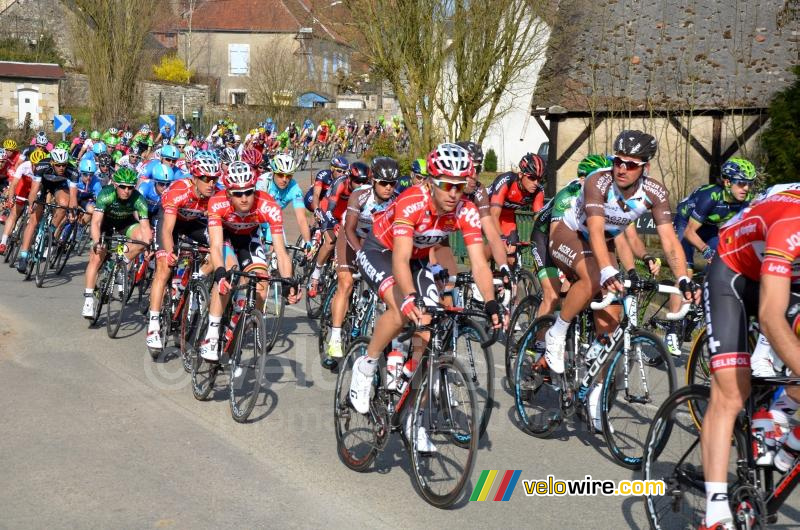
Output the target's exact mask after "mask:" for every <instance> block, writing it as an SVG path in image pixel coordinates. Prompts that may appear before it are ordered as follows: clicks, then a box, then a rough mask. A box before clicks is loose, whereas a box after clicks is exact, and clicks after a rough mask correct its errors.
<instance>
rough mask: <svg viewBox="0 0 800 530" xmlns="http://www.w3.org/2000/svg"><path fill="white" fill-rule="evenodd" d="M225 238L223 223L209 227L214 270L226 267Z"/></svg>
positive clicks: (210, 250) (209, 242) (209, 241)
mask: <svg viewBox="0 0 800 530" xmlns="http://www.w3.org/2000/svg"><path fill="white" fill-rule="evenodd" d="M164 218H165V219H164V220H166V216H164ZM273 237H274V236H273ZM224 239H225V238H224V234H223V233H222V226H221V225H220V226H209V227H208V245H209V253H210V254H211V267H212V269H213V270H217V269H218V268H220V267H225V260H224V259H223V257H222V247H223V245H224V244H225V241H224Z"/></svg>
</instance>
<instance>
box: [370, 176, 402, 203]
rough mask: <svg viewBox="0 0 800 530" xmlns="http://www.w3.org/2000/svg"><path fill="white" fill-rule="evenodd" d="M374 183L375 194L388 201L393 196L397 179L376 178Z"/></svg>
mask: <svg viewBox="0 0 800 530" xmlns="http://www.w3.org/2000/svg"><path fill="white" fill-rule="evenodd" d="M374 183H375V185H374V189H375V195H377V196H378V197H380V198H381V199H382V200H384V201H388V200H389V199H391V198H392V195H394V189H395V186H396V185H397V181H393V182H389V181H386V180H375V181H374Z"/></svg>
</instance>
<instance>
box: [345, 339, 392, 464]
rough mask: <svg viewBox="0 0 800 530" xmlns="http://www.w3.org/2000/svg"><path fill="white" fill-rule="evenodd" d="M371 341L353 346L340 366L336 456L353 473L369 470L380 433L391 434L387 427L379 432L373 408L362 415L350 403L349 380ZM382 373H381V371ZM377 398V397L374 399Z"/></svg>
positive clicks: (360, 342)
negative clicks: (356, 363)
mask: <svg viewBox="0 0 800 530" xmlns="http://www.w3.org/2000/svg"><path fill="white" fill-rule="evenodd" d="M368 344H369V339H368V338H366V337H359V338H358V339H356V340H355V341H353V343H352V344H351V345H350V348H349V349H348V350H347V355H345V356H344V358H343V359H342V362H341V363H340V365H339V375H338V377H337V378H336V393H335V395H334V402H333V418H334V427H335V430H336V453H337V454H338V455H339V459H340V460H341V461H342V463H343V464H344V465H346V466H347V467H349V468H350V469H352V470H354V471H359V472H362V471H366V470H367V468H369V466H370V465H371V464H372V462H373V460H375V455H376V454H377V453H378V430H380V431H381V436H382V437H385V436H388V435H389V431H388V426H387V425H382V426H381V429H378V426H377V425H376V420H377V419H379V418H378V416H377V415H375V413H374V407H370V411H369V412H368V413H367V414H359V413H358V412H356V410H355V409H354V408H353V407H352V405H351V404H350V381H351V379H352V378H353V366H354V364H355V362H356V359H358V358H359V357H361V356H363V355H366V354H367V345H368ZM379 372H380V371H379ZM373 399H374V398H373Z"/></svg>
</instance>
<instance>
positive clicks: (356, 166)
mask: <svg viewBox="0 0 800 530" xmlns="http://www.w3.org/2000/svg"><path fill="white" fill-rule="evenodd" d="M347 176H348V177H350V180H351V181H353V182H355V183H356V184H366V183H367V182H368V181H369V179H370V177H372V172H371V171H370V169H369V166H368V165H366V164H365V163H364V162H353V163H352V164H350V170H349V171H348V172H347Z"/></svg>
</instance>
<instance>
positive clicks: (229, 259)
mask: <svg viewBox="0 0 800 530" xmlns="http://www.w3.org/2000/svg"><path fill="white" fill-rule="evenodd" d="M237 243H238V246H237V247H234V246H233V245H231V242H230V240H228V239H227V238H226V241H225V244H224V246H223V251H222V259H223V260H224V262H225V269H226V270H231V269H232V268H233V267H234V266H236V265H238V263H239V259H238V255H239V253H241V252H242V251H243V249H244V248H247V251H248V253H249V240H248V241H246V242H244V243H243V242H242V241H237ZM229 297H230V291H229V292H227V293H225V294H221V293H220V292H219V283H218V282H214V285H212V287H211V298H210V300H209V302H208V328H206V335H205V339H204V340H203V341H202V342H201V343H200V355H201V356H202V357H203V358H205V359H208V360H211V361H215V360H217V359H218V358H219V354H218V352H217V342H218V341H219V332H220V324H221V323H222V312H223V311H224V309H225V306H226V305H227V304H228V298H229Z"/></svg>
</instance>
